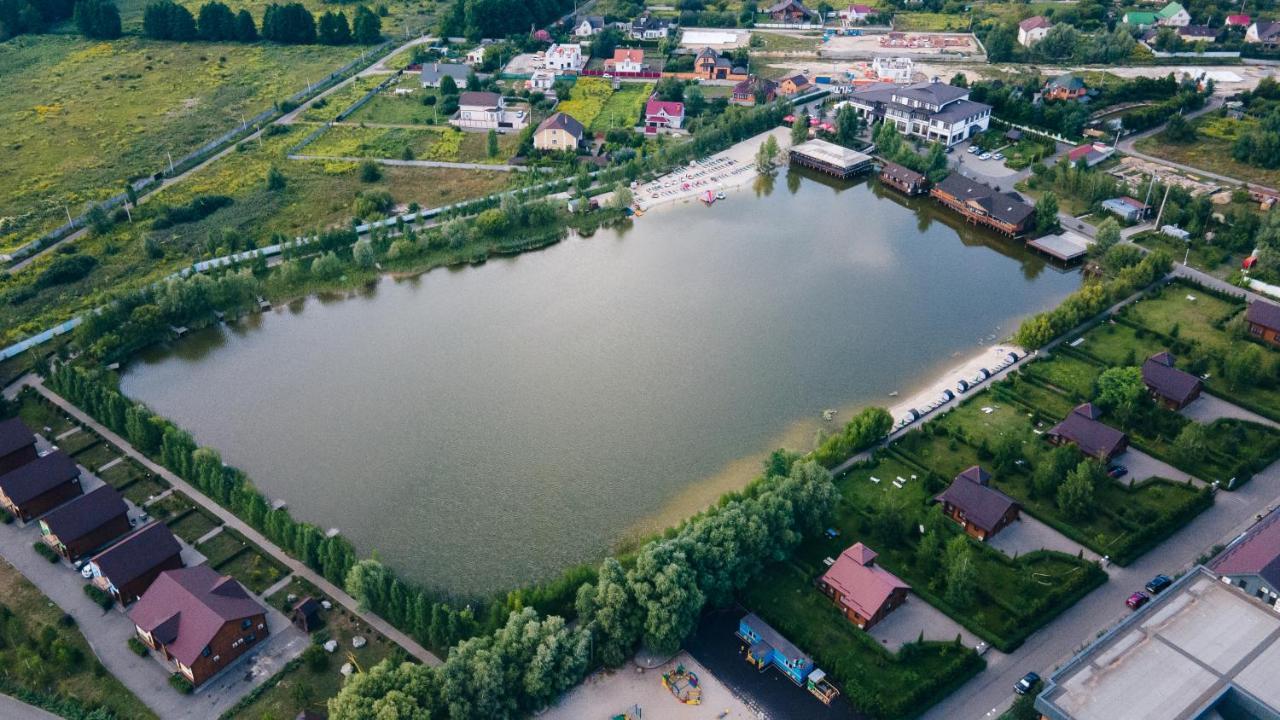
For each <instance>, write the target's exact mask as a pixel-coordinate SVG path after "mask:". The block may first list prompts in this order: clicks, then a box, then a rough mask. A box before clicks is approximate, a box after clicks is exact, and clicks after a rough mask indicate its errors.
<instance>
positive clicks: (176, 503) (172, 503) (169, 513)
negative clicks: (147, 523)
mask: <svg viewBox="0 0 1280 720" xmlns="http://www.w3.org/2000/svg"><path fill="white" fill-rule="evenodd" d="M195 506H196V504H195V502H193V501H192V500H191V498H189V497H187V496H186V495H183V494H182V493H180V492H177V491H174V492H171V493H169V494H168V495H165V496H164V497H162V498H160V499H159V500H157V501H155V502H154V503H152V505H151V506H150V507H148V508H147V511H148V512H149V513H151V516H152V517H154V518H156V519H157V520H166V521H167V518H176V517H178V516H179V515H181V514H183V513H185V512H186V511H188V510H190V509H191V508H193V507H195Z"/></svg>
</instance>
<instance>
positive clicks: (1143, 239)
mask: <svg viewBox="0 0 1280 720" xmlns="http://www.w3.org/2000/svg"><path fill="white" fill-rule="evenodd" d="M1133 242H1134V243H1135V244H1138V245H1141V246H1142V247H1144V248H1146V249H1148V250H1152V251H1155V250H1163V251H1165V252H1166V253H1168V254H1169V257H1171V258H1175V259H1177V260H1182V259H1183V258H1186V260H1187V264H1188V265H1190V266H1191V267H1193V268H1196V269H1197V270H1203V271H1205V272H1208V273H1214V271H1220V270H1226V271H1230V270H1232V269H1234V268H1237V267H1239V266H1240V261H1241V260H1243V259H1244V253H1236V254H1235V255H1234V257H1233V255H1232V253H1231V252H1230V251H1228V250H1226V249H1225V248H1221V247H1216V246H1214V245H1210V244H1209V243H1207V242H1205V241H1204V239H1203V238H1192V239H1191V240H1190V241H1186V240H1179V239H1177V238H1173V237H1169V236H1168V235H1165V234H1164V233H1160V232H1144V233H1139V234H1138V235H1135V236H1134V237H1133ZM1188 249H1190V250H1191V253H1190V254H1189V255H1188V254H1187V250H1188Z"/></svg>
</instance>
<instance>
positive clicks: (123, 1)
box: [117, 0, 448, 37]
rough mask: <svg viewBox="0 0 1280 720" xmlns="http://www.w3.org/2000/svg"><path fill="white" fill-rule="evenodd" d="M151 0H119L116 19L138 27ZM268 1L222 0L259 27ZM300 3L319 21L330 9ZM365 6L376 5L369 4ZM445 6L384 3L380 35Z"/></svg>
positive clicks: (193, 4)
mask: <svg viewBox="0 0 1280 720" xmlns="http://www.w3.org/2000/svg"><path fill="white" fill-rule="evenodd" d="M150 1H151V0H120V2H118V3H117V6H118V7H119V8H120V21H121V24H122V25H123V26H124V28H125V30H130V29H141V28H142V12H143V10H145V9H146V7H147V5H148V4H149V3H150ZM177 2H178V4H179V5H185V6H186V7H187V9H189V10H190V11H191V14H192V15H197V14H198V13H199V10H200V6H201V5H203V4H204V0H177ZM269 4H271V0H226V5H227V6H228V7H230V8H231V11H232V12H238V11H239V10H241V9H242V8H243V9H247V10H248V11H249V12H251V13H252V14H253V19H254V22H255V23H257V24H258V25H259V29H261V24H262V11H263V10H265V9H266V7H267V5H269ZM302 4H303V5H305V6H306V7H307V9H308V10H310V11H311V13H312V14H313V15H315V16H317V17H316V19H317V20H319V17H318V16H319V15H320V14H321V13H323V12H327V11H329V10H334V9H335V8H334V7H333V5H332V4H329V3H325V2H324V0H302ZM369 7H371V8H372V7H377V6H376V5H370V6H369ZM447 7H448V4H447V3H446V2H443V1H441V0H403V1H402V2H396V3H387V4H386V8H387V17H384V18H382V33H383V35H386V36H390V35H395V36H399V37H403V36H404V30H405V28H406V27H409V28H413V29H415V30H416V29H420V28H424V27H428V26H431V25H432V23H433V21H434V19H435V18H436V17H438V16H439V14H440V13H441V12H443V11H444V10H445V9H446V8H447ZM337 9H338V10H343V11H344V12H346V15H347V22H348V23H350V21H351V19H352V13H353V12H354V10H355V6H354V5H348V6H345V7H338V8H337Z"/></svg>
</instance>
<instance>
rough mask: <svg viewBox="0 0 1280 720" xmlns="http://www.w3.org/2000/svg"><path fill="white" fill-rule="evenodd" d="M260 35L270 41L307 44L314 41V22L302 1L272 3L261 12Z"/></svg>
mask: <svg viewBox="0 0 1280 720" xmlns="http://www.w3.org/2000/svg"><path fill="white" fill-rule="evenodd" d="M262 37H263V39H264V40H270V41H272V42H278V43H285V44H292V45H309V44H311V43H314V42H315V41H316V22H315V18H314V17H312V15H311V12H310V11H309V10H307V8H306V6H305V5H303V4H302V3H296V2H294V3H289V4H287V5H278V4H276V3H272V4H270V5H268V6H267V9H266V10H264V11H263V12H262Z"/></svg>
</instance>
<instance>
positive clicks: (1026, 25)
mask: <svg viewBox="0 0 1280 720" xmlns="http://www.w3.org/2000/svg"><path fill="white" fill-rule="evenodd" d="M1051 27H1053V23H1051V22H1049V18H1047V17H1045V16H1043V15H1036V16H1035V17H1029V18H1027V19H1026V20H1023V21H1022V22H1020V23H1018V44H1019V45H1021V46H1023V47H1031V46H1032V45H1035V44H1036V43H1038V42H1040V41H1041V40H1043V39H1044V36H1045V35H1048V34H1049V28H1051Z"/></svg>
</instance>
